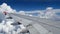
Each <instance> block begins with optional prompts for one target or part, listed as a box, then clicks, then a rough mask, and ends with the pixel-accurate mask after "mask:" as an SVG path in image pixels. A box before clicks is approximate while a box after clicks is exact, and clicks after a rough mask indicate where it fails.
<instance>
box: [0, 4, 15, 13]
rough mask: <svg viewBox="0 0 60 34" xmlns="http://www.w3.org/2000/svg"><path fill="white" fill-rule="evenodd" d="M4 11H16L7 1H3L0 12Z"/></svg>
mask: <svg viewBox="0 0 60 34" xmlns="http://www.w3.org/2000/svg"><path fill="white" fill-rule="evenodd" d="M4 11H5V12H8V13H14V12H16V11H15V10H14V9H12V8H11V7H10V6H9V5H7V4H6V3H3V4H2V5H0V12H4Z"/></svg>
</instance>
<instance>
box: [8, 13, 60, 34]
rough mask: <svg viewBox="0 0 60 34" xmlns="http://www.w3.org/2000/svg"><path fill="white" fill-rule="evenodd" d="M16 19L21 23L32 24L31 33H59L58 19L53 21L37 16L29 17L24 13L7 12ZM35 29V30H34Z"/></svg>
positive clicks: (59, 24)
mask: <svg viewBox="0 0 60 34" xmlns="http://www.w3.org/2000/svg"><path fill="white" fill-rule="evenodd" d="M9 15H10V16H11V17H13V18H14V19H15V20H16V21H19V22H21V23H23V24H24V25H25V26H26V25H28V24H32V26H33V27H34V28H33V27H32V28H30V31H31V32H32V33H33V34H37V33H38V34H60V23H59V22H60V21H54V20H49V19H42V18H39V17H32V16H31V17H30V16H26V15H20V14H13V13H11V14H9ZM34 29H35V30H34Z"/></svg>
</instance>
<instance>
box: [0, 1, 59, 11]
mask: <svg viewBox="0 0 60 34" xmlns="http://www.w3.org/2000/svg"><path fill="white" fill-rule="evenodd" d="M2 3H7V4H8V5H10V6H11V7H12V8H13V9H16V10H17V11H19V10H24V11H30V10H43V9H46V8H47V7H53V8H54V9H60V0H0V4H2Z"/></svg>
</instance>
